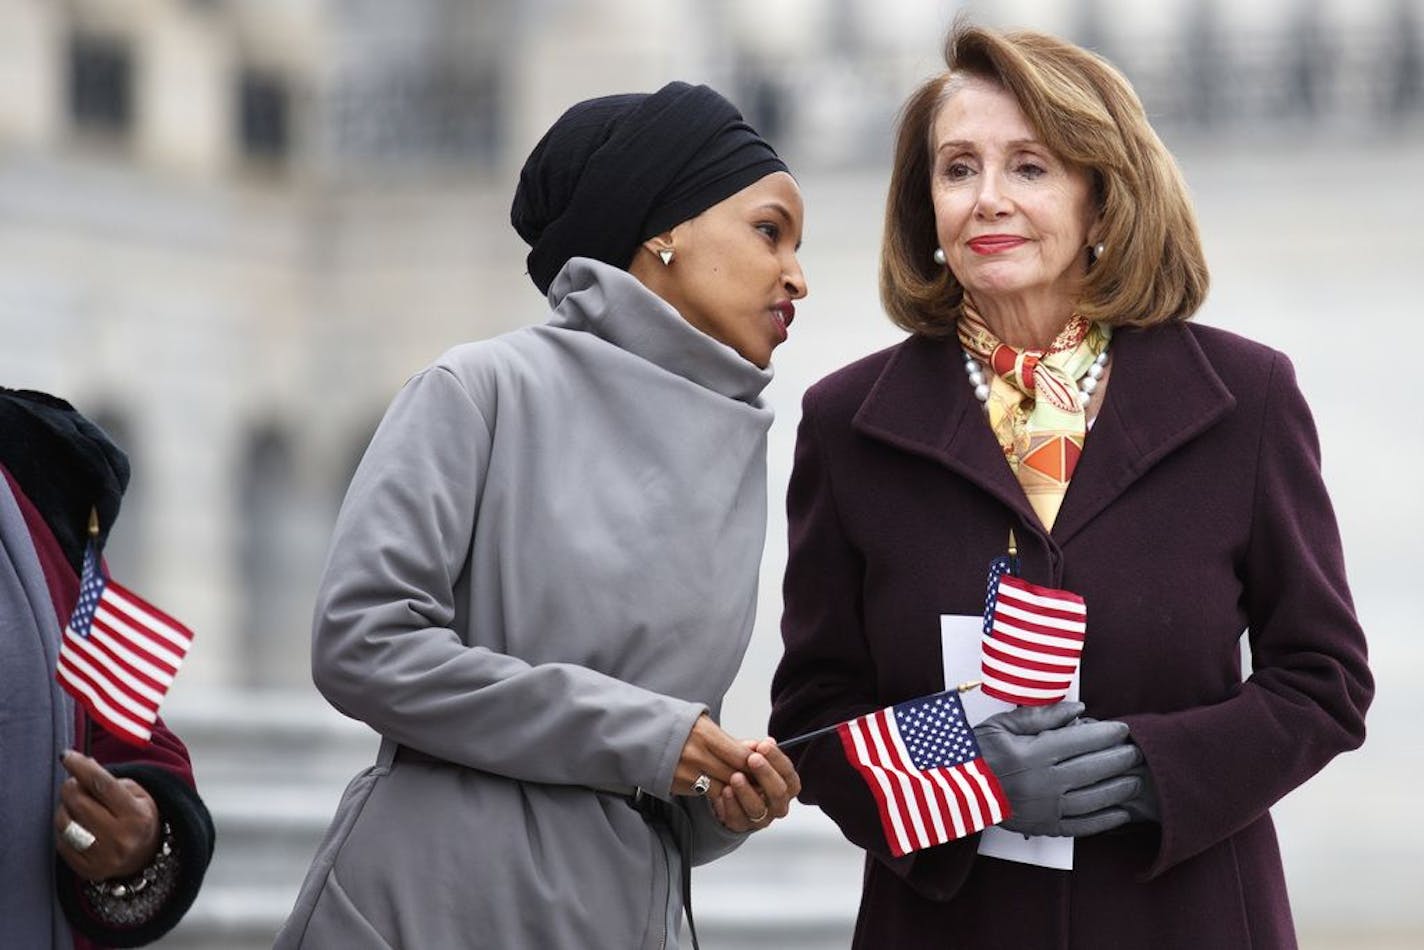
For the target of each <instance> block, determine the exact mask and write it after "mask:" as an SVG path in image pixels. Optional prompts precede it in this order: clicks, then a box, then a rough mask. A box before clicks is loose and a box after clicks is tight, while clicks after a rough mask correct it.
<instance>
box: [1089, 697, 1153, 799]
mask: <svg viewBox="0 0 1424 950" xmlns="http://www.w3.org/2000/svg"><path fill="white" fill-rule="evenodd" d="M1097 721H1098V720H1096V719H1090V718H1088V717H1087V716H1079V717H1078V722H1080V723H1084V722H1097ZM1124 774H1125V775H1133V776H1136V777H1137V778H1138V779H1139V780H1140V781H1141V782H1142V787H1141V788H1139V789H1138V790H1137V794H1136V795H1134V796H1132V797H1131V798H1129V799H1128V800H1127V801H1125V802H1123V803H1122V807H1123V808H1126V809H1127V820H1128V821H1152V822H1159V823H1160V822H1161V821H1162V811H1161V809H1160V808H1159V807H1158V805H1157V783H1156V782H1154V781H1152V772H1151V771H1150V770H1149V769H1148V768H1147V761H1146V759H1145V758H1144V759H1143V761H1142V763H1141V764H1140V765H1138V766H1137V767H1135V768H1131V769H1128V770H1127V772H1125V773H1124Z"/></svg>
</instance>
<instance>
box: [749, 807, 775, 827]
mask: <svg viewBox="0 0 1424 950" xmlns="http://www.w3.org/2000/svg"><path fill="white" fill-rule="evenodd" d="M770 814H771V808H770V807H767V808H763V809H762V810H761V814H760V815H748V816H747V821H749V822H751V823H752V824H754V825H759V824H761V823H762V822H764V821H766V817H767V815H770Z"/></svg>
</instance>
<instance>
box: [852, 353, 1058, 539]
mask: <svg viewBox="0 0 1424 950" xmlns="http://www.w3.org/2000/svg"><path fill="white" fill-rule="evenodd" d="M852 425H853V426H854V427H855V429H856V431H858V432H861V433H863V434H865V435H867V436H870V437H871V438H874V439H879V440H880V441H882V442H885V443H888V444H889V445H893V446H895V447H896V448H899V449H902V450H904V451H906V452H910V453H913V454H915V455H920V456H923V457H925V458H928V459H932V460H933V461H935V462H938V463H940V464H941V465H944V466H945V467H947V468H949V469H950V470H951V471H953V472H954V473H955V474H957V475H959V476H960V477H962V478H964V479H966V480H967V481H970V482H972V483H973V484H975V485H977V486H979V487H980V488H982V489H983V490H984V491H986V492H988V493H989V494H991V495H993V496H994V497H995V498H997V499H998V500H999V501H1001V502H1003V503H1004V504H1005V505H1007V506H1008V507H1009V508H1011V509H1013V510H1014V511H1015V512H1016V513H1018V514H1019V515H1020V517H1021V518H1022V519H1023V520H1024V522H1025V523H1027V524H1035V523H1036V522H1037V518H1036V516H1035V515H1034V513H1033V509H1032V508H1031V507H1030V506H1029V503H1028V497H1027V496H1026V495H1025V494H1024V492H1023V489H1022V488H1021V487H1020V486H1019V483H1018V480H1017V479H1016V478H1014V473H1013V472H1012V471H1011V470H1010V469H1009V465H1008V463H1007V462H1006V461H1004V452H1003V450H1002V449H1001V448H999V443H998V441H997V440H995V438H994V434H993V432H992V431H990V429H989V426H988V424H987V423H985V421H984V419H983V410H982V409H981V408H980V405H979V401H978V400H977V399H975V398H974V390H973V389H971V388H970V386H969V382H968V380H966V379H965V378H964V358H963V356H962V355H961V352H960V349H959V345H958V344H957V343H956V342H955V341H953V340H931V339H926V338H924V337H911V338H910V339H908V340H906V341H905V342H904V343H902V344H901V345H900V346H899V347H897V348H896V349H895V352H894V354H893V355H892V356H891V357H890V362H888V363H887V364H886V365H885V369H884V370H882V371H881V373H880V378H879V379H877V380H876V381H875V385H874V386H873V387H872V388H871V390H870V393H869V394H868V395H867V396H866V397H865V401H864V402H863V403H862V404H861V407H860V410H859V411H858V412H857V413H856V415H855V419H854V420H853V422H852Z"/></svg>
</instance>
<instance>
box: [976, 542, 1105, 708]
mask: <svg viewBox="0 0 1424 950" xmlns="http://www.w3.org/2000/svg"><path fill="white" fill-rule="evenodd" d="M1010 570H1011V564H1010V562H1009V560H1008V559H1007V558H1003V557H999V558H995V559H994V561H993V563H991V564H990V565H989V594H988V597H987V599H986V602H985V604H984V639H983V647H982V650H981V652H980V657H981V660H982V676H983V680H984V694H985V695H986V696H992V697H994V698H995V699H1002V700H1004V701H1005V702H1010V703H1017V704H1018V705H1020V706H1047V705H1049V704H1050V703H1056V702H1058V701H1059V700H1060V699H1062V698H1063V697H1064V696H1065V695H1067V693H1068V687H1069V685H1070V684H1071V683H1072V681H1073V675H1074V674H1075V673H1076V672H1077V671H1078V660H1079V657H1081V656H1082V653H1083V636H1084V633H1085V632H1086V631H1087V626H1088V608H1087V605H1086V604H1084V603H1083V598H1081V597H1079V596H1078V595H1077V594H1075V593H1072V592H1071V591H1066V590H1055V589H1053V588H1051V587H1038V586H1037V585H1034V584H1029V583H1027V582H1026V581H1024V580H1023V579H1022V578H1019V577H1015V576H1014V575H1013V574H1012V573H1009V572H1010Z"/></svg>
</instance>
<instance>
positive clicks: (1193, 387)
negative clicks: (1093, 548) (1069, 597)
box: [1053, 324, 1236, 545]
mask: <svg viewBox="0 0 1424 950" xmlns="http://www.w3.org/2000/svg"><path fill="white" fill-rule="evenodd" d="M1112 348H1113V357H1112V375H1111V378H1110V379H1109V381H1108V389H1107V395H1106V397H1105V398H1104V400H1103V407H1102V409H1101V410H1100V411H1099V413H1098V418H1097V421H1096V422H1094V424H1093V429H1092V431H1091V432H1090V433H1089V434H1088V438H1087V441H1086V442H1085V443H1084V446H1083V457H1082V459H1081V460H1080V461H1079V462H1078V468H1077V471H1075V472H1074V473H1073V481H1072V482H1071V483H1070V484H1069V485H1068V494H1067V495H1066V496H1065V497H1064V499H1063V507H1062V509H1061V510H1060V511H1059V512H1058V518H1057V520H1056V521H1055V522H1054V524H1053V538H1054V540H1056V541H1057V542H1058V543H1059V544H1060V545H1061V544H1066V543H1067V542H1068V539H1069V538H1071V537H1072V536H1073V535H1074V534H1076V533H1077V532H1079V531H1081V530H1082V529H1083V527H1084V526H1086V525H1087V524H1088V523H1089V522H1090V521H1092V519H1093V518H1095V517H1096V516H1097V515H1098V514H1099V513H1101V512H1102V510H1103V509H1104V508H1106V507H1107V506H1108V505H1109V504H1110V503H1111V502H1112V501H1113V499H1115V498H1117V497H1118V496H1119V495H1121V494H1122V493H1123V492H1124V491H1126V490H1127V488H1128V486H1130V485H1131V484H1132V483H1133V482H1135V481H1137V479H1139V478H1141V477H1142V476H1143V475H1144V474H1146V473H1147V471H1148V470H1149V469H1151V468H1152V467H1153V466H1154V465H1156V464H1157V463H1158V462H1160V461H1161V460H1162V459H1163V458H1165V457H1166V456H1167V455H1168V454H1170V453H1171V452H1173V451H1174V450H1176V449H1177V448H1179V447H1180V446H1182V445H1185V444H1186V443H1188V442H1190V441H1191V440H1192V439H1195V438H1196V437H1197V436H1199V435H1201V434H1202V433H1203V432H1205V431H1206V430H1207V429H1209V428H1211V427H1212V426H1214V425H1215V424H1216V423H1217V422H1218V421H1219V420H1220V419H1221V418H1222V417H1224V416H1225V415H1226V414H1227V413H1229V412H1230V411H1231V410H1232V409H1233V408H1234V407H1235V405H1236V399H1235V397H1233V396H1232V395H1231V392H1230V391H1229V390H1228V389H1227V388H1226V384H1225V383H1223V382H1222V381H1221V377H1220V376H1218V375H1217V373H1216V370H1214V369H1213V368H1212V365H1211V363H1210V362H1209V361H1208V360H1207V358H1206V354H1205V353H1203V352H1202V349H1201V346H1200V345H1199V344H1198V343H1197V341H1196V337H1195V336H1193V334H1192V332H1191V330H1189V329H1188V328H1187V327H1186V326H1185V325H1183V324H1172V325H1169V326H1163V327H1157V328H1153V329H1151V330H1140V329H1124V330H1119V331H1117V332H1116V333H1115V334H1114V335H1113V342H1112Z"/></svg>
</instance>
